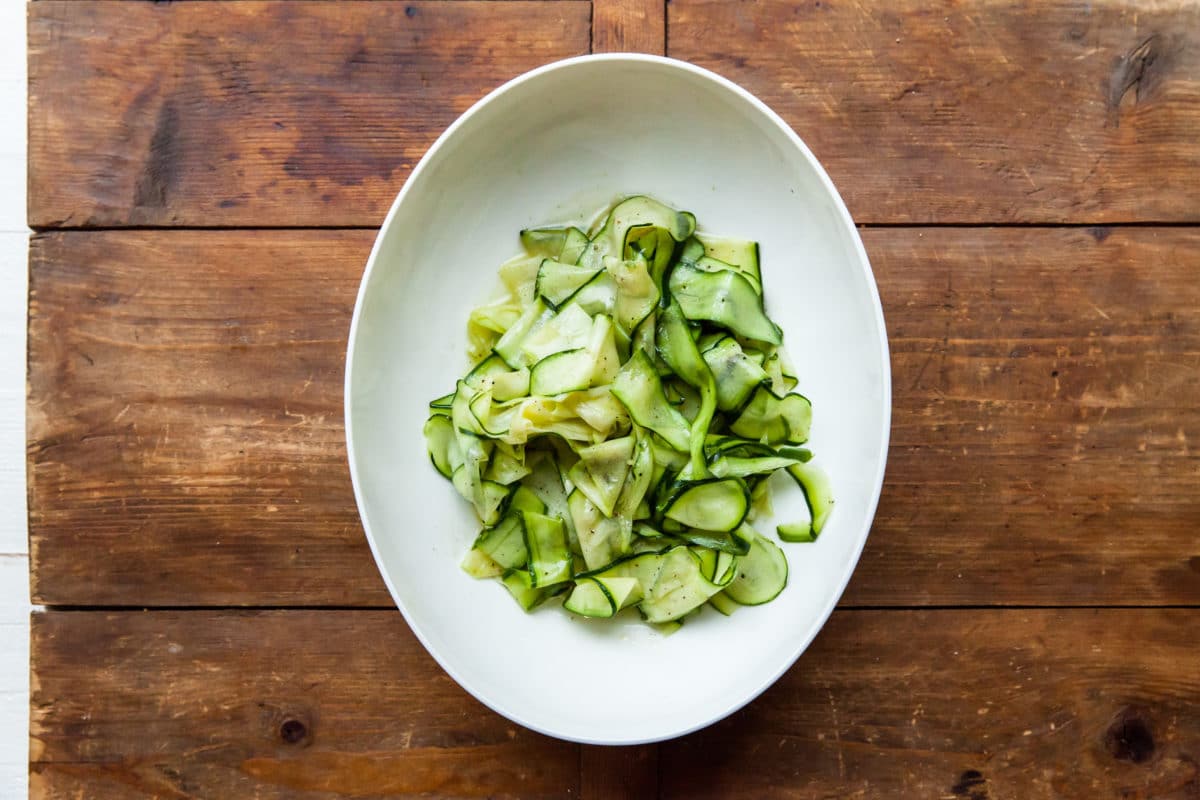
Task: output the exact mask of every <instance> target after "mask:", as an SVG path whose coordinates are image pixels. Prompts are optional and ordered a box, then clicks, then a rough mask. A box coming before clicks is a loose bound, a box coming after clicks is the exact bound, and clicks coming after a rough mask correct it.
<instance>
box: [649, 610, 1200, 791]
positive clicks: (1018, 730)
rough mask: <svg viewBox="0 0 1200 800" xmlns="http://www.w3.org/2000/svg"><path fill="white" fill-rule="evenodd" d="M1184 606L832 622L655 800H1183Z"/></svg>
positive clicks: (674, 767) (1195, 747)
mask: <svg viewBox="0 0 1200 800" xmlns="http://www.w3.org/2000/svg"><path fill="white" fill-rule="evenodd" d="M1198 624H1200V612H1198V611H1196V610H1179V611H1162V610H1158V611H1147V610H1115V609H1107V610H1095V611H1087V610H1077V611H1016V610H1012V611H981V610H962V611H941V612H928V611H927V612H915V613H910V612H899V611H889V612H839V613H835V614H834V616H833V618H832V619H831V621H830V624H829V625H828V626H827V628H826V630H824V631H823V632H822V633H821V635H820V636H819V637H818V638H817V641H816V644H815V646H814V647H813V648H812V650H810V651H809V652H808V653H806V654H805V655H804V656H803V657H802V658H801V660H800V662H799V663H798V664H797V666H796V667H794V668H793V669H792V670H791V671H790V672H788V673H787V675H786V676H785V677H784V678H783V679H782V680H781V681H780V682H779V683H778V684H776V685H775V686H774V687H773V688H772V689H769V690H768V691H767V692H766V693H765V694H764V695H763V696H762V697H761V698H759V699H758V700H757V701H755V702H754V703H753V704H752V705H750V706H749V707H748V708H747V709H746V710H745V711H743V712H742V713H739V714H736V715H734V716H733V717H731V718H730V719H728V720H726V721H725V722H723V723H720V724H718V725H716V726H714V727H712V728H710V729H708V730H706V731H704V732H702V733H700V734H697V735H694V736H690V737H687V738H685V739H683V740H679V741H675V742H668V743H664V744H663V745H662V747H661V748H660V750H661V753H662V770H661V776H662V797H664V798H688V800H693V799H697V800H698V799H700V798H718V797H721V798H724V797H754V798H784V797H787V798H832V797H837V798H846V797H866V798H876V797H878V798H891V797H926V798H947V800H950V799H951V798H972V799H973V800H984V799H985V798H1022V800H1042V799H1043V798H1045V799H1046V800H1049V799H1050V798H1054V799H1055V800H1062V799H1063V798H1077V799H1078V800H1084V798H1088V799H1089V800H1090V798H1100V797H1104V798H1110V797H1111V798H1117V797H1120V798H1134V797H1138V798H1158V799H1159V800H1166V799H1168V798H1174V799H1175V800H1185V799H1186V798H1194V797H1195V796H1196V791H1197V788H1198V787H1200V768H1198V767H1197V763H1198V759H1197V753H1198V752H1200V672H1197V671H1196V670H1195V669H1193V668H1189V667H1188V666H1187V665H1194V664H1195V661H1196V650H1195V631H1196V629H1197V625H1198Z"/></svg>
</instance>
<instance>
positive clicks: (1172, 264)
mask: <svg viewBox="0 0 1200 800" xmlns="http://www.w3.org/2000/svg"><path fill="white" fill-rule="evenodd" d="M864 240H865V243H866V246H867V249H868V251H869V253H870V255H871V259H872V265H873V267H874V269H875V273H876V275H877V276H878V280H879V283H880V286H881V291H882V295H883V297H884V313H885V316H886V317H887V322H888V336H889V342H890V346H891V350H892V375H893V395H892V396H893V401H892V438H891V448H890V451H889V454H888V459H889V461H888V468H887V476H886V478H885V481H884V493H883V496H882V497H881V500H880V506H879V511H878V513H877V515H876V523H875V526H874V528H873V530H872V535H871V539H870V540H869V542H868V545H867V549H866V551H865V552H864V554H863V558H862V561H861V562H860V564H859V568H858V571H857V572H856V573H855V576H854V578H853V580H852V581H851V585H850V588H849V590H848V592H847V594H846V596H845V598H844V602H846V603H848V604H865V605H893V604H906V603H907V604H918V605H923V604H926V603H929V604H960V603H963V604H972V605H974V604H987V605H993V604H996V605H1004V604H1008V603H1022V604H1070V605H1076V604H1078V605H1104V604H1113V603H1116V604H1134V605H1143V604H1144V605H1154V604H1158V603H1178V604H1185V603H1186V604H1197V603H1200V558H1198V557H1197V556H1200V543H1198V542H1197V540H1196V536H1195V532H1196V531H1197V530H1200V452H1198V451H1197V449H1196V444H1195V443H1196V442H1198V441H1200V407H1198V406H1197V404H1196V402H1195V398H1196V397H1200V284H1197V282H1196V280H1195V275H1196V274H1197V269H1200V231H1197V230H1194V229H1187V230H1184V229H1158V230H1155V229H1124V230H1121V229H1114V230H1108V229H1094V230H1090V231H1089V230H1082V229H1077V230H1040V231H1034V230H991V231H974V230H948V229H943V230H937V231H932V230H926V231H920V230H905V231H896V230H868V231H865V232H864ZM818 413H819V411H818Z"/></svg>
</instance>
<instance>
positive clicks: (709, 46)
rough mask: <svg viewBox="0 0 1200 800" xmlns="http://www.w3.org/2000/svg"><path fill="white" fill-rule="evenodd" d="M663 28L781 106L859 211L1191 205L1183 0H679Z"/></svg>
mask: <svg viewBox="0 0 1200 800" xmlns="http://www.w3.org/2000/svg"><path fill="white" fill-rule="evenodd" d="M668 31H669V42H668V51H669V54H670V55H671V56H673V57H675V58H682V59H685V60H688V61H692V62H694V63H697V64H700V65H701V66H705V67H709V68H711V69H714V70H716V71H717V72H720V73H722V74H723V75H726V76H728V77H730V78H732V79H734V80H736V81H738V82H739V83H741V84H742V85H744V86H745V87H746V88H748V89H749V90H750V91H752V92H754V93H755V94H757V95H758V96H759V97H761V98H762V99H763V100H764V101H766V102H767V103H768V104H769V105H770V106H772V107H773V108H774V109H776V110H777V111H778V112H780V113H781V114H782V115H783V117H784V118H785V119H786V120H787V121H788V122H789V123H790V124H791V125H792V126H793V127H794V128H795V129H796V131H797V132H798V133H799V134H800V136H801V137H803V138H804V139H805V141H806V142H807V143H808V144H809V146H810V147H811V148H812V149H813V151H814V152H815V153H816V155H817V157H818V158H820V159H821V161H822V163H824V164H825V166H826V167H827V169H828V170H829V173H830V175H831V177H832V178H833V180H834V182H835V183H836V184H837V185H838V187H839V189H840V190H841V192H842V194H843V196H844V197H845V199H846V201H847V204H848V205H849V207H850V211H851V213H852V214H853V215H854V217H855V219H856V220H858V221H859V222H904V223H908V222H1000V221H1018V222H1118V221H1134V220H1144V221H1146V220H1149V221H1190V222H1194V221H1196V220H1197V218H1198V214H1200V137H1197V136H1196V135H1195V132H1196V131H1197V130H1198V129H1200V6H1198V5H1197V4H1196V3H1194V2H1190V0H1167V1H1166V2H1158V3H1153V4H1146V3H1142V2H1138V0H1105V2H1097V3H1087V4H1080V3H1077V2H1073V0H1050V2H1037V3H1034V2H1028V0H1001V2H965V3H957V2H948V1H947V0H942V1H941V2H937V3H932V4H931V3H927V2H923V1H922V0H901V2H879V1H878V0H876V1H875V2H860V3H839V2H836V0H833V1H832V2H826V1H825V0H816V1H815V2H805V3H795V2H792V0H761V1H760V2H755V3H730V2H726V0H672V2H670V3H669V4H668ZM713 32H719V34H717V35H713Z"/></svg>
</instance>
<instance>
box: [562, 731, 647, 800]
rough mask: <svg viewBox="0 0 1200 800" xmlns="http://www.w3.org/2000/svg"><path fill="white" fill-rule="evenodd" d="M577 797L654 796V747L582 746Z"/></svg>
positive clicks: (633, 798) (607, 799) (620, 798)
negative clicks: (578, 795)
mask: <svg viewBox="0 0 1200 800" xmlns="http://www.w3.org/2000/svg"><path fill="white" fill-rule="evenodd" d="M579 794H580V797H581V798H582V800H626V799H628V800H640V798H655V797H658V745H657V744H647V745H637V746H635V747H583V748H582V749H581V752H580V754H579Z"/></svg>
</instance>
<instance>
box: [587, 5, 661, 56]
mask: <svg viewBox="0 0 1200 800" xmlns="http://www.w3.org/2000/svg"><path fill="white" fill-rule="evenodd" d="M592 52H593V53H622V52H624V53H651V54H653V55H657V56H661V55H666V52H667V10H666V3H665V0H592Z"/></svg>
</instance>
